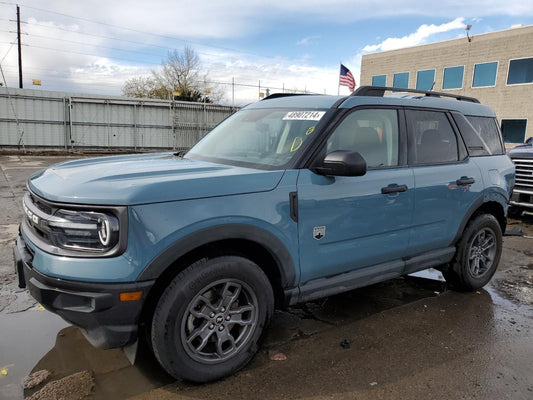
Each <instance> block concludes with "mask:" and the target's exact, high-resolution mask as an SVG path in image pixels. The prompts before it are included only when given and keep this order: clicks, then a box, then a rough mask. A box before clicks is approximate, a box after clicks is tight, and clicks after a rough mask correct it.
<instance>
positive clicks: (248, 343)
mask: <svg viewBox="0 0 533 400" xmlns="http://www.w3.org/2000/svg"><path fill="white" fill-rule="evenodd" d="M273 310H274V294H273V291H272V287H271V285H270V282H269V280H268V278H267V276H266V275H265V273H264V272H263V271H262V270H261V269H260V268H259V267H258V266H257V264H255V263H253V262H252V261H250V260H248V259H246V258H242V257H237V256H222V257H217V258H212V259H203V260H200V261H198V262H196V263H194V264H192V265H191V266H189V267H188V268H187V269H185V270H184V271H182V272H181V273H179V274H178V275H177V276H176V277H175V278H174V279H173V280H172V281H171V282H170V284H169V285H168V287H167V288H166V289H165V291H164V292H163V294H162V296H161V298H160V299H159V302H158V304H157V306H156V308H155V312H154V317H153V320H152V346H153V350H154V354H155V356H156V358H157V360H158V361H159V363H160V364H161V366H162V367H163V368H164V369H165V370H166V371H167V372H168V373H169V374H170V375H172V376H174V377H175V378H184V379H187V380H190V381H193V382H207V381H212V380H215V379H219V378H222V377H224V376H227V375H230V374H232V373H234V372H236V371H238V370H239V369H241V368H242V367H244V366H245V365H246V364H247V363H248V362H249V361H250V360H251V359H252V357H253V356H254V354H255V353H256V352H257V347H258V346H257V342H258V340H259V338H260V336H261V333H262V332H263V330H264V328H265V326H266V325H267V324H268V323H269V321H270V318H271V317H272V313H273Z"/></svg>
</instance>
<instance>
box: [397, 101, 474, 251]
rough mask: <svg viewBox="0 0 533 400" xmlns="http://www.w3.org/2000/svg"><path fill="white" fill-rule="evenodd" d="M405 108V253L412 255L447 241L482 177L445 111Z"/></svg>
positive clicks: (440, 246)
mask: <svg viewBox="0 0 533 400" xmlns="http://www.w3.org/2000/svg"><path fill="white" fill-rule="evenodd" d="M405 113H406V121H407V129H408V136H409V156H408V157H409V164H410V165H411V166H412V167H413V172H414V178H415V186H416V189H415V196H414V199H415V203H414V213H413V227H412V229H411V238H410V245H409V250H408V253H407V256H415V255H418V254H422V253H424V252H427V251H430V250H437V249H440V248H445V247H447V246H450V245H451V244H452V241H453V239H454V238H455V236H456V234H457V231H458V229H459V226H460V224H461V222H462V220H463V217H464V216H465V215H466V214H467V212H468V210H469V209H470V208H471V207H472V206H473V205H474V204H475V203H476V201H479V199H480V198H482V196H483V195H482V190H483V181H482V177H481V172H480V170H479V168H478V167H477V165H476V164H475V163H474V162H473V161H472V160H470V159H469V158H468V157H467V153H466V148H465V145H464V143H463V141H462V138H461V136H460V135H458V132H456V129H455V127H454V124H452V122H451V118H450V116H449V115H448V114H447V113H446V112H442V111H431V110H406V112H405Z"/></svg>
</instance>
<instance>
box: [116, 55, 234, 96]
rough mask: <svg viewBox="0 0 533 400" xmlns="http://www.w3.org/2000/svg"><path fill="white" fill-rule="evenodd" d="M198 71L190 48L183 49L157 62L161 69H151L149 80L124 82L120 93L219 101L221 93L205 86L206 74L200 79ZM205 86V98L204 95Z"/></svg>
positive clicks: (197, 63) (196, 57)
mask: <svg viewBox="0 0 533 400" xmlns="http://www.w3.org/2000/svg"><path fill="white" fill-rule="evenodd" d="M200 69H201V62H200V58H199V57H198V55H197V54H196V52H195V51H194V50H193V49H192V48H191V47H188V46H185V47H184V49H183V52H178V51H177V50H174V51H172V52H169V53H168V56H167V59H166V60H164V61H162V62H161V67H160V68H159V69H158V70H153V71H152V75H151V76H150V77H142V76H141V77H133V78H131V79H128V80H127V81H126V82H125V84H124V87H123V89H122V93H123V94H124V95H126V96H133V97H150V98H159V99H168V98H169V97H170V96H171V95H173V93H175V92H177V93H179V94H178V95H177V96H175V97H176V99H177V100H185V101H205V102H208V103H211V102H212V101H218V100H220V99H221V98H222V95H223V94H222V91H221V90H220V88H218V86H216V85H213V84H211V83H210V84H209V85H208V84H207V83H206V82H207V75H205V74H204V75H203V77H202V79H200V74H201V71H200ZM208 86H209V89H210V93H209V95H207V94H206V93H205V92H206V89H207V88H208ZM213 86H215V87H213Z"/></svg>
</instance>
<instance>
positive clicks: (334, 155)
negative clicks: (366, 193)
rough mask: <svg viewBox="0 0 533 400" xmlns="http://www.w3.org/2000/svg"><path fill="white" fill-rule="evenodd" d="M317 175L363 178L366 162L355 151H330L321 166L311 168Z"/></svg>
mask: <svg viewBox="0 0 533 400" xmlns="http://www.w3.org/2000/svg"><path fill="white" fill-rule="evenodd" d="M312 171H313V172H315V173H317V174H319V175H332V176H363V175H364V174H366V161H365V159H364V158H363V157H362V156H361V154H359V153H358V152H356V151H347V150H337V151H332V152H331V153H329V154H328V155H326V157H325V158H324V161H323V162H322V165H321V166H318V167H315V168H312Z"/></svg>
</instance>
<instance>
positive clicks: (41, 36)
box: [28, 33, 161, 57]
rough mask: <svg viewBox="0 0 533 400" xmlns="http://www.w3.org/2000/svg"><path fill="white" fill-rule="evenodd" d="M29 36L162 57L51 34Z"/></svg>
mask: <svg viewBox="0 0 533 400" xmlns="http://www.w3.org/2000/svg"><path fill="white" fill-rule="evenodd" d="M28 36H30V37H37V38H42V39H49V40H57V41H59V42H66V43H73V44H81V45H83V46H91V47H98V48H102V49H108V50H115V51H124V52H128V53H137V54H143V55H146V56H152V57H153V56H156V57H160V56H161V54H156V53H145V52H143V51H137V50H126V49H120V48H117V47H109V46H102V45H99V44H92V43H84V42H78V41H76V40H68V39H61V38H55V37H51V36H43V35H35V34H33V33H29V34H28Z"/></svg>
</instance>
